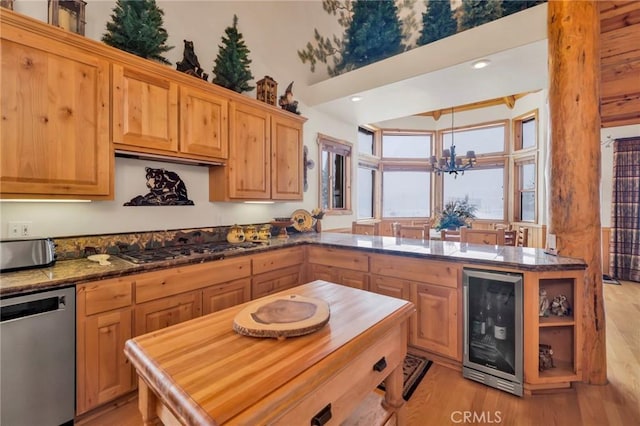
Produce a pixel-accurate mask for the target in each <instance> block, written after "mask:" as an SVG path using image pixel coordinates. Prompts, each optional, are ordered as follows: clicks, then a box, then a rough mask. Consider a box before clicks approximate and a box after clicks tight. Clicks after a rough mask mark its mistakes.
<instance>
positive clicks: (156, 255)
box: [118, 242, 260, 263]
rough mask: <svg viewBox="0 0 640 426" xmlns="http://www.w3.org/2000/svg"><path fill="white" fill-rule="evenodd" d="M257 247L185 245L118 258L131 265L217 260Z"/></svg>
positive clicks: (211, 244)
mask: <svg viewBox="0 0 640 426" xmlns="http://www.w3.org/2000/svg"><path fill="white" fill-rule="evenodd" d="M259 245H260V243H252V242H244V243H235V244H231V243H227V242H217V243H206V244H187V245H181V246H173V247H159V248H155V249H148V250H140V251H125V252H121V253H119V254H118V256H119V257H121V258H123V259H125V260H128V261H129V262H132V263H150V262H160V261H163V260H171V259H181V258H188V257H204V255H211V254H216V253H217V254H219V255H220V256H219V257H218V258H222V257H223V256H224V252H229V251H236V250H245V249H249V248H254V247H258V246H259ZM207 257H210V256H207ZM214 258H215V257H214Z"/></svg>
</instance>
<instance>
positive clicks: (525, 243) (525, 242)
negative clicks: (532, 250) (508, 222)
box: [515, 226, 529, 247]
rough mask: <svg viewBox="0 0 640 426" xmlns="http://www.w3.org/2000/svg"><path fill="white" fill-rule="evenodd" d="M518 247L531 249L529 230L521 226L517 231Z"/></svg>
mask: <svg viewBox="0 0 640 426" xmlns="http://www.w3.org/2000/svg"><path fill="white" fill-rule="evenodd" d="M515 240H516V244H515V245H516V246H517V247H529V228H525V227H524V226H519V227H518V230H517V231H516V238H515Z"/></svg>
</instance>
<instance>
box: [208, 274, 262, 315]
mask: <svg viewBox="0 0 640 426" xmlns="http://www.w3.org/2000/svg"><path fill="white" fill-rule="evenodd" d="M249 300H251V279H249V278H245V279H242V280H236V281H232V282H230V283H223V284H219V285H215V286H212V287H208V288H205V289H204V290H203V291H202V315H207V314H210V313H212V312H217V311H221V310H223V309H227V308H230V307H232V306H235V305H239V304H241V303H244V302H248V301H249Z"/></svg>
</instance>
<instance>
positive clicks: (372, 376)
mask: <svg viewBox="0 0 640 426" xmlns="http://www.w3.org/2000/svg"><path fill="white" fill-rule="evenodd" d="M401 330H402V328H401V327H395V328H394V329H392V330H391V331H390V332H389V333H388V334H387V335H386V336H385V337H383V338H382V339H380V340H378V341H377V342H376V343H375V344H373V345H372V346H370V347H369V348H368V349H366V350H365V351H363V352H361V353H360V354H359V355H358V356H357V357H355V358H353V359H352V360H351V361H350V362H349V363H348V364H346V365H345V366H344V367H343V368H342V369H340V370H339V371H338V372H337V373H336V375H334V376H333V377H331V378H330V379H329V380H327V381H326V382H325V383H323V384H322V385H320V386H319V387H318V388H317V389H316V390H314V391H313V392H311V393H310V394H308V395H307V396H306V397H305V398H304V399H302V400H301V401H300V402H299V403H297V404H296V405H295V406H294V407H293V408H292V409H291V410H289V411H287V412H286V413H285V414H284V415H283V416H282V417H280V418H278V419H277V420H276V421H275V422H274V423H275V424H279V425H302V424H309V423H310V421H311V418H312V417H313V416H314V415H316V414H317V413H319V412H320V411H321V410H322V409H323V408H325V407H326V406H327V405H328V404H331V422H330V424H336V425H337V424H340V423H341V422H342V421H344V420H345V419H347V418H348V417H349V416H350V415H351V413H352V412H353V411H354V410H355V408H356V407H357V406H358V405H359V404H360V403H361V402H362V400H363V399H364V398H365V397H366V396H367V395H368V394H369V393H370V392H371V391H373V390H374V389H375V388H376V387H377V386H378V384H380V382H382V381H383V380H384V378H385V377H387V376H388V375H389V373H391V371H393V369H394V368H396V367H397V366H399V365H400V364H401V363H402V361H403V358H404V355H405V353H406V346H403V345H402V342H403V340H402V334H401ZM382 358H384V360H385V362H386V367H385V368H384V369H382V371H376V370H375V369H374V365H375V364H376V363H377V362H378V361H380V360H381V359H382Z"/></svg>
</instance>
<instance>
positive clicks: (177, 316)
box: [135, 291, 202, 336]
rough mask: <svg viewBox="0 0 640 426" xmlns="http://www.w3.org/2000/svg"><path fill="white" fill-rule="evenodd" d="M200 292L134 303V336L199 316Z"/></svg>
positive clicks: (200, 305) (200, 308)
mask: <svg viewBox="0 0 640 426" xmlns="http://www.w3.org/2000/svg"><path fill="white" fill-rule="evenodd" d="M201 313H202V292H201V291H193V292H190V293H184V294H179V295H177V296H171V297H165V298H164V299H158V300H154V301H151V302H146V303H142V304H140V305H136V320H135V330H136V334H135V335H136V336H139V335H141V334H145V333H150V332H152V331H156V330H160V329H161V328H165V327H169V326H171V325H175V324H179V323H181V322H184V321H188V320H190V319H193V318H196V317H199V316H200V315H201Z"/></svg>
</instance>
